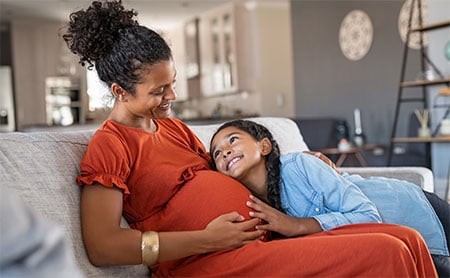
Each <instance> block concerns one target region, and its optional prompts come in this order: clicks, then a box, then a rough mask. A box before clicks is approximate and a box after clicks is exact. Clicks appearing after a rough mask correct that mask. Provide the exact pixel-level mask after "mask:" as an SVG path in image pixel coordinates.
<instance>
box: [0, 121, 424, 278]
mask: <svg viewBox="0 0 450 278" xmlns="http://www.w3.org/2000/svg"><path fill="white" fill-rule="evenodd" d="M251 119H252V120H255V121H257V122H259V123H261V124H264V125H265V126H267V127H268V128H269V129H270V130H271V131H272V133H273V135H274V137H275V139H276V140H278V142H279V144H280V149H281V152H282V153H288V152H295V151H303V150H308V146H307V145H306V144H305V142H304V141H303V137H302V135H301V132H300V130H299V128H298V125H296V123H295V122H294V121H292V120H291V119H288V118H280V117H257V118H251ZM217 127H218V124H211V125H190V128H191V129H192V130H193V131H194V132H195V133H196V134H197V135H198V136H199V138H200V140H201V141H202V142H203V143H204V144H205V145H206V146H208V144H209V140H210V138H211V136H212V133H213V132H214V131H215V129H216V128H217ZM94 132H95V130H75V131H63V132H60V131H37V132H13V133H0V183H1V185H2V186H6V187H7V188H10V189H13V190H15V191H16V192H17V193H18V195H19V196H20V197H21V198H22V199H23V200H24V201H25V202H26V203H27V204H28V205H29V206H31V207H32V208H33V209H34V210H35V211H36V212H37V213H39V214H41V215H43V216H44V217H45V218H47V219H48V220H49V221H51V222H53V223H56V224H57V225H60V226H61V227H62V228H63V230H64V232H65V233H66V238H67V241H68V242H69V243H70V246H71V247H72V249H73V253H74V257H75V260H76V262H77V264H78V266H79V267H80V268H81V270H82V272H83V273H84V274H85V276H86V277H146V276H147V277H148V275H149V270H148V269H147V268H146V267H145V266H143V265H136V266H108V267H95V266H93V265H92V264H91V263H90V262H89V260H88V257H87V255H86V252H85V249H84V245H83V240H82V235H81V228H80V212H79V207H80V203H79V201H80V187H79V186H78V185H77V184H76V183H75V177H76V176H77V175H78V172H79V161H80V159H81V158H82V156H83V153H84V151H85V149H86V146H87V145H88V143H89V140H90V138H91V136H92V135H93V133H94ZM341 170H344V171H347V172H351V173H360V174H361V175H363V176H371V175H381V176H388V177H397V178H401V179H407V180H409V181H411V182H413V183H415V184H417V185H418V186H421V187H422V188H424V189H425V190H427V191H431V192H432V191H433V175H432V172H431V170H429V169H427V168H424V167H390V168H383V167H368V168H357V167H356V168H341ZM122 224H123V226H124V227H127V223H126V221H125V220H124V219H122Z"/></svg>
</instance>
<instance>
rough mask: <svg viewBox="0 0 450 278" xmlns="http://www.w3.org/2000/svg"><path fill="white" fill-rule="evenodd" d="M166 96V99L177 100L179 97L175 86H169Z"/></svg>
mask: <svg viewBox="0 0 450 278" xmlns="http://www.w3.org/2000/svg"><path fill="white" fill-rule="evenodd" d="M164 98H165V99H171V100H175V99H177V92H176V91H175V88H174V87H172V86H170V87H169V88H167V91H166V93H165V94H164Z"/></svg>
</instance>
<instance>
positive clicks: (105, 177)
mask: <svg viewBox="0 0 450 278" xmlns="http://www.w3.org/2000/svg"><path fill="white" fill-rule="evenodd" d="M155 122H156V124H157V127H158V129H157V131H156V132H155V133H148V132H145V131H143V130H140V129H137V128H133V127H128V126H124V125H121V124H119V123H116V122H113V121H109V120H107V121H105V122H104V124H102V126H101V127H100V128H99V130H98V131H97V132H96V133H95V135H94V136H93V138H92V140H91V142H90V144H89V146H88V149H87V152H86V154H85V156H84V157H83V159H82V162H81V163H80V167H81V173H80V176H79V177H78V178H77V182H78V183H79V184H80V185H89V184H94V183H100V184H102V185H103V186H105V187H113V186H115V187H117V188H120V189H122V191H123V193H124V195H123V196H124V197H123V215H124V216H125V218H126V219H127V221H128V222H129V224H130V226H131V227H132V228H135V229H139V230H141V231H146V230H155V231H180V230H199V229H204V228H205V227H206V225H207V224H208V223H209V222H210V221H211V220H212V219H214V218H216V217H217V216H219V215H221V214H224V213H228V212H232V211H238V212H239V213H240V214H242V215H244V216H246V217H248V212H249V208H248V207H247V206H246V205H245V203H246V201H247V200H249V197H248V196H249V194H250V192H249V191H248V190H247V189H246V188H245V187H244V186H242V185H241V184H240V183H238V182H237V181H235V180H234V179H232V178H229V177H226V176H225V175H222V174H220V173H218V172H215V171H212V170H210V169H209V166H208V160H209V154H208V153H207V152H206V150H205V148H204V146H203V145H202V143H201V142H200V141H199V139H198V138H197V137H196V136H195V135H194V134H193V133H192V131H191V130H190V129H189V128H188V127H187V126H186V125H185V124H183V123H182V122H181V121H179V120H177V119H170V118H169V119H162V120H155ZM355 233H356V234H355ZM355 240H357V243H355V242H356V241H355ZM405 247H406V248H405ZM349 262H350V263H349ZM152 271H153V275H155V276H156V277H171V276H196V277H199V276H202V277H224V276H234V277H237V276H247V277H249V276H254V277H255V276H272V277H273V276H279V277H280V276H297V277H298V276H318V275H320V276H333V277H339V276H341V277H350V276H357V275H360V276H378V277H379V276H409V277H412V276H422V277H425V276H436V271H435V269H434V266H433V263H432V261H431V258H430V255H429V253H428V251H427V249H426V246H425V243H424V242H423V240H422V239H421V237H420V236H418V234H417V232H415V231H414V230H412V229H408V228H404V227H399V226H394V225H387V224H363V225H349V226H345V227H341V228H338V229H335V230H331V231H327V232H323V233H318V234H315V235H312V236H307V237H299V238H293V239H287V240H274V241H270V242H263V241H259V240H258V241H255V242H252V243H250V244H247V245H245V246H243V247H241V248H237V249H233V250H227V251H221V252H214V253H209V254H202V255H196V256H191V257H187V258H183V259H179V260H175V261H170V262H163V263H160V264H158V265H155V266H153V267H152Z"/></svg>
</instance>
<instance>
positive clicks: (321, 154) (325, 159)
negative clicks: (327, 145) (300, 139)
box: [304, 151, 341, 174]
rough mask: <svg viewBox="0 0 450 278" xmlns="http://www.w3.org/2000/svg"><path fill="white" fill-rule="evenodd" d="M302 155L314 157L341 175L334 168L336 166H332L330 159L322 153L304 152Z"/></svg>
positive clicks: (339, 172)
mask: <svg viewBox="0 0 450 278" xmlns="http://www.w3.org/2000/svg"><path fill="white" fill-rule="evenodd" d="M304 153H307V154H312V155H314V156H315V157H317V158H319V159H320V160H322V161H323V162H325V163H326V164H327V165H329V166H330V167H331V168H333V170H334V171H336V173H338V174H341V171H340V170H339V169H338V168H337V167H336V164H334V162H333V161H331V159H329V158H328V157H327V156H326V155H324V154H323V153H321V152H311V151H304Z"/></svg>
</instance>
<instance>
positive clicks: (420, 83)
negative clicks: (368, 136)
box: [388, 0, 450, 166]
mask: <svg viewBox="0 0 450 278" xmlns="http://www.w3.org/2000/svg"><path fill="white" fill-rule="evenodd" d="M422 2H423V1H422V0H412V1H411V10H410V15H409V16H410V18H409V20H408V31H407V35H406V40H405V43H404V51H403V59H402V67H401V73H400V82H399V87H398V94H397V103H396V107H395V116H394V124H393V126H392V133H391V144H390V146H389V153H388V166H390V165H391V163H392V157H393V151H394V145H395V144H396V143H425V144H426V150H427V164H428V165H427V166H431V145H430V144H431V143H439V142H450V138H449V136H444V137H443V136H436V135H437V133H438V131H439V128H440V124H438V126H437V127H436V128H435V129H434V130H433V131H432V137H429V138H422V137H409V138H408V137H402V138H399V137H397V136H396V133H397V123H398V120H399V115H400V106H401V104H402V103H404V102H419V103H422V106H423V109H428V104H427V90H426V88H427V86H440V85H444V86H446V87H449V86H450V76H447V77H445V76H443V75H442V73H441V72H440V71H439V69H438V68H437V67H436V66H435V65H434V64H433V62H432V61H431V60H430V59H429V57H428V55H427V54H426V51H425V50H426V46H425V45H424V38H423V33H424V32H427V31H432V30H437V29H441V28H447V27H450V20H445V21H441V22H435V23H432V24H424V25H422V8H421V7H422V4H423V3H422ZM415 8H417V11H414V9H415ZM414 12H417V15H418V23H419V27H414V28H413V27H412V26H411V25H412V17H413V16H414V15H415V13H414ZM413 32H419V33H420V55H421V56H420V58H421V69H420V70H421V71H422V72H425V70H427V66H429V67H431V69H433V70H434V71H435V72H436V74H437V75H438V76H439V77H438V79H433V80H414V81H406V80H405V75H406V65H407V59H408V56H409V55H408V50H409V40H410V37H411V36H410V35H411V33H413ZM412 87H421V88H422V95H421V97H416V98H411V97H409V98H406V97H403V93H404V89H406V88H412ZM441 91H443V92H444V93H442V94H441V92H440V93H439V96H441V97H449V96H450V94H447V93H446V92H447V91H446V90H441ZM431 108H433V109H434V108H447V110H446V112H445V113H444V116H443V117H442V119H444V118H446V117H447V116H448V115H449V114H450V105H436V104H435V105H433V106H432V107H431Z"/></svg>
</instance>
